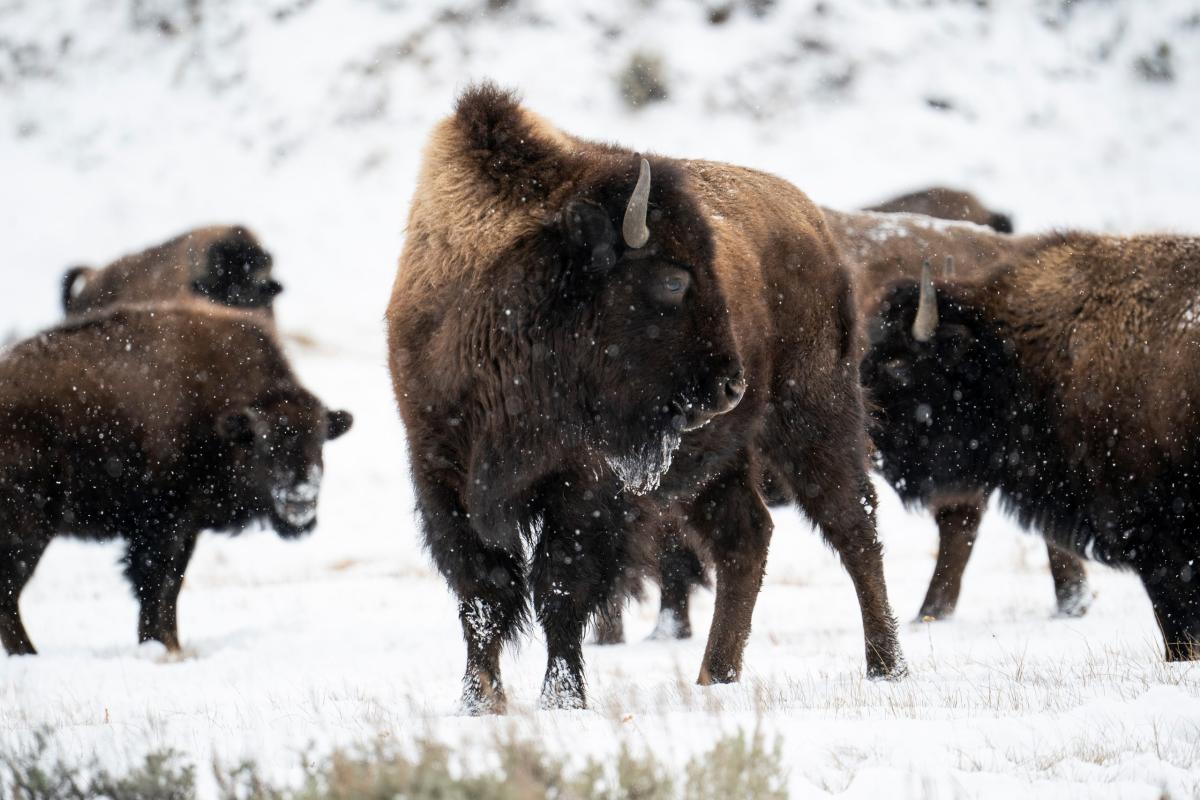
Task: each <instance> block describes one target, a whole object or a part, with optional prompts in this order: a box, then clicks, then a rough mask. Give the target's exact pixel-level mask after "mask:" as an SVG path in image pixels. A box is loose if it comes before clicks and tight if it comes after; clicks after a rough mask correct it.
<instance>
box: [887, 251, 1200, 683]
mask: <svg viewBox="0 0 1200 800" xmlns="http://www.w3.org/2000/svg"><path fill="white" fill-rule="evenodd" d="M1197 297H1200V239H1194V238H1185V237H1177V236H1135V237H1127V238H1126V237H1107V236H1091V235H1083V234H1067V235H1062V236H1059V237H1055V238H1054V239H1053V240H1050V241H1046V242H1044V243H1043V244H1042V246H1041V247H1038V248H1036V249H1034V250H1033V251H1031V252H1028V253H1026V254H1024V255H1023V256H1021V257H1019V258H1017V259H1015V260H1013V261H1011V262H1007V263H1004V264H1000V265H997V266H996V267H994V268H992V269H989V270H986V271H985V272H984V273H983V274H980V275H976V276H973V277H972V278H970V279H965V280H962V281H949V282H943V283H940V284H935V282H934V280H933V277H932V274H931V271H930V272H928V273H927V274H926V275H925V276H924V277H923V279H922V280H921V282H920V284H918V282H916V281H912V280H905V281H902V282H900V283H899V284H898V285H897V286H896V287H894V288H893V289H891V290H890V291H889V292H888V293H887V294H886V295H885V296H884V298H883V299H882V301H881V302H880V307H879V317H878V320H877V322H876V323H875V325H874V328H875V329H874V330H873V331H872V345H871V348H870V350H869V352H868V354H867V356H866V358H865V359H864V362H863V378H864V380H865V382H866V384H867V385H868V386H869V388H870V391H871V393H872V396H873V398H874V400H875V401H876V402H877V403H878V411H877V414H878V418H879V423H880V424H879V426H878V433H877V434H876V444H877V446H878V449H879V455H880V460H881V469H882V472H883V475H884V476H885V477H886V478H887V480H888V481H889V482H890V483H891V484H892V485H893V486H894V487H896V490H897V492H899V494H900V495H901V497H902V498H903V499H905V500H906V501H907V502H909V503H925V502H927V501H928V500H929V499H930V498H932V497H936V496H938V495H941V494H946V493H951V492H959V491H966V492H974V491H978V490H980V489H982V490H984V491H992V490H996V491H998V492H999V493H1000V496H1001V499H1002V500H1003V501H1004V502H1005V504H1006V505H1008V506H1009V507H1010V508H1012V509H1013V510H1014V511H1015V512H1016V513H1017V515H1018V517H1019V519H1020V520H1021V522H1022V523H1023V524H1025V525H1028V526H1032V527H1035V528H1037V529H1039V530H1040V531H1041V532H1042V533H1043V534H1044V535H1045V536H1046V537H1047V538H1049V539H1052V540H1053V541H1055V542H1056V543H1057V544H1058V545H1059V546H1061V547H1064V548H1067V549H1070V550H1072V551H1074V552H1076V553H1079V554H1081V555H1086V556H1089V557H1092V558H1095V559H1097V560H1099V561H1101V562H1103V563H1106V564H1111V565H1113V566H1118V567H1126V568H1129V569H1132V570H1133V571H1134V572H1136V573H1137V575H1138V576H1139V577H1140V578H1141V580H1142V583H1143V585H1144V586H1145V588H1146V591H1147V593H1148V594H1149V596H1150V601H1151V603H1152V605H1153V606H1154V612H1155V615H1156V617H1157V618H1158V624H1159V627H1160V629H1161V631H1162V634H1163V639H1164V641H1165V643H1166V653H1167V658H1168V659H1169V660H1182V659H1193V658H1196V657H1198V656H1200V580H1197V576H1196V565H1197V563H1198V559H1200V537H1198V536H1197V534H1196V531H1197V526H1198V525H1200V417H1198V416H1197V414H1196V411H1195V409H1196V407H1197V405H1200V355H1197V354H1198V353H1200V328H1198V327H1197V319H1200V314H1198V312H1197V302H1198V301H1197Z"/></svg>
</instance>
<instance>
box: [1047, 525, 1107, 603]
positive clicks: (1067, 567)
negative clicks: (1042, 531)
mask: <svg viewBox="0 0 1200 800" xmlns="http://www.w3.org/2000/svg"><path fill="white" fill-rule="evenodd" d="M1046 554H1047V555H1048V556H1049V557H1050V577H1051V578H1053V579H1054V599H1055V603H1056V605H1057V607H1058V610H1057V611H1056V612H1055V616H1056V617H1082V616H1083V615H1085V614H1087V612H1088V609H1089V608H1091V605H1092V601H1093V600H1094V599H1096V593H1095V592H1094V591H1092V588H1091V586H1089V585H1088V577H1087V570H1086V569H1085V568H1084V566H1083V559H1081V558H1080V557H1079V556H1077V555H1075V554H1074V553H1071V552H1069V551H1067V550H1063V549H1062V548H1060V547H1059V546H1058V545H1056V544H1053V543H1052V542H1050V541H1047V542H1046Z"/></svg>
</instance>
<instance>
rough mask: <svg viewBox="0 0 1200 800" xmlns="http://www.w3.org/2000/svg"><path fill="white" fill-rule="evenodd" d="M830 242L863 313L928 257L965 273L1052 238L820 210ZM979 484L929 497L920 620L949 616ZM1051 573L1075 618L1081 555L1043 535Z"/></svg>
mask: <svg viewBox="0 0 1200 800" xmlns="http://www.w3.org/2000/svg"><path fill="white" fill-rule="evenodd" d="M824 213H825V218H826V220H827V221H828V223H829V228H830V231H832V233H833V237H834V239H835V240H836V241H837V242H838V244H839V246H840V247H841V250H842V253H843V255H844V256H845V257H846V260H847V262H848V263H849V264H850V265H851V274H852V275H853V276H854V281H855V289H856V295H855V296H856V297H857V298H858V300H859V313H860V314H861V315H862V318H863V319H866V318H868V317H869V315H870V313H871V309H872V308H874V307H875V306H876V305H877V303H878V300H879V298H880V297H881V295H882V294H883V292H884V290H885V289H886V288H887V287H888V286H889V285H890V284H892V283H893V282H894V281H896V280H898V279H901V278H911V279H915V278H917V277H919V276H920V273H921V266H922V264H923V263H924V262H926V261H930V262H932V263H933V264H936V265H938V266H939V268H940V269H942V271H943V272H953V273H954V275H957V276H961V277H970V276H974V275H979V274H982V273H984V272H986V271H987V270H989V269H991V268H992V267H994V266H995V265H997V264H1000V263H1003V262H1007V261H1013V260H1018V259H1021V258H1025V257H1028V254H1030V253H1034V252H1036V251H1037V250H1038V249H1039V248H1041V247H1043V246H1044V245H1045V243H1046V242H1048V241H1054V240H1055V237H1054V236H1044V235H1027V236H1000V235H997V234H995V233H993V232H991V231H989V230H987V229H986V228H983V227H981V226H978V225H972V224H961V223H958V224H956V223H951V222H945V221H942V220H937V219H931V218H929V217H928V216H924V215H919V214H897V213H891V214H883V213H844V212H839V211H833V210H831V209H824ZM987 496H988V495H987V493H986V492H984V491H982V489H981V488H979V487H976V489H974V490H972V491H970V492H963V491H954V492H945V493H940V494H938V495H937V496H934V497H931V498H930V502H929V508H930V510H931V511H932V512H933V516H934V519H935V520H936V522H937V526H938V534H939V546H938V556H937V564H936V566H935V567H934V572H933V577H932V578H931V579H930V582H929V590H928V591H927V592H926V595H925V600H924V601H923V602H922V604H921V610H920V612H919V613H918V615H917V618H918V619H921V620H937V619H947V618H949V617H950V616H952V615H953V613H954V609H955V607H956V605H957V603H958V596H959V592H960V590H961V588H962V576H963V571H964V570H965V569H966V566H967V560H968V559H969V558H970V556H971V552H972V549H973V547H974V545H975V538H976V536H977V534H978V531H979V523H980V520H981V518H982V516H983V511H984V509H985V507H986V506H987ZM1046 549H1047V553H1048V555H1049V559H1050V574H1051V577H1052V579H1053V581H1054V594H1055V599H1056V601H1057V606H1058V613H1059V614H1061V615H1063V616H1082V615H1083V614H1085V613H1087V609H1088V608H1089V607H1090V605H1091V601H1092V596H1093V595H1092V591H1091V589H1090V588H1089V587H1088V584H1087V574H1086V572H1085V571H1084V568H1083V564H1082V562H1081V561H1080V559H1079V558H1078V557H1077V556H1075V555H1073V554H1072V553H1069V552H1067V551H1065V550H1063V549H1062V548H1060V547H1058V546H1057V545H1056V544H1055V543H1054V542H1053V541H1051V540H1047V542H1046Z"/></svg>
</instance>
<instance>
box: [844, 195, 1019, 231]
mask: <svg viewBox="0 0 1200 800" xmlns="http://www.w3.org/2000/svg"><path fill="white" fill-rule="evenodd" d="M863 210H864V211H881V212H884V213H895V212H905V213H909V214H924V215H926V216H929V217H937V218H938V219H952V220H958V221H960V222H973V223H975V224H976V225H986V226H987V227H989V228H991V229H992V230H994V231H996V232H997V233H1012V232H1013V230H1014V229H1013V221H1012V217H1010V216H1009V215H1008V214H1004V213H1001V212H999V211H992V210H991V209H990V208H988V207H987V206H985V205H984V204H983V203H982V202H980V200H979V198H978V197H976V196H975V195H973V194H971V193H970V192H964V191H962V190H961V189H948V188H946V187H944V186H932V187H930V188H928V189H919V190H917V191H915V192H908V193H907V194H902V195H900V196H899V197H894V198H892V199H891V200H886V201H884V202H882V203H879V204H877V205H873V206H869V207H867V208H865V209H863Z"/></svg>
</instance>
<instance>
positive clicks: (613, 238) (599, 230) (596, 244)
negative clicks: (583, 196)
mask: <svg viewBox="0 0 1200 800" xmlns="http://www.w3.org/2000/svg"><path fill="white" fill-rule="evenodd" d="M562 225H563V231H564V233H565V234H566V238H567V242H568V244H569V246H570V250H571V261H572V263H574V264H577V265H578V266H581V267H583V268H584V269H585V270H587V271H588V272H604V271H606V270H609V269H612V268H613V266H614V265H615V264H616V263H617V229H616V226H615V225H613V222H612V219H611V218H609V216H608V212H607V211H605V210H604V209H603V208H601V207H600V206H598V205H596V204H595V203H592V202H589V201H587V200H572V201H571V202H570V203H567V207H566V208H564V209H563V212H562Z"/></svg>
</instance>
